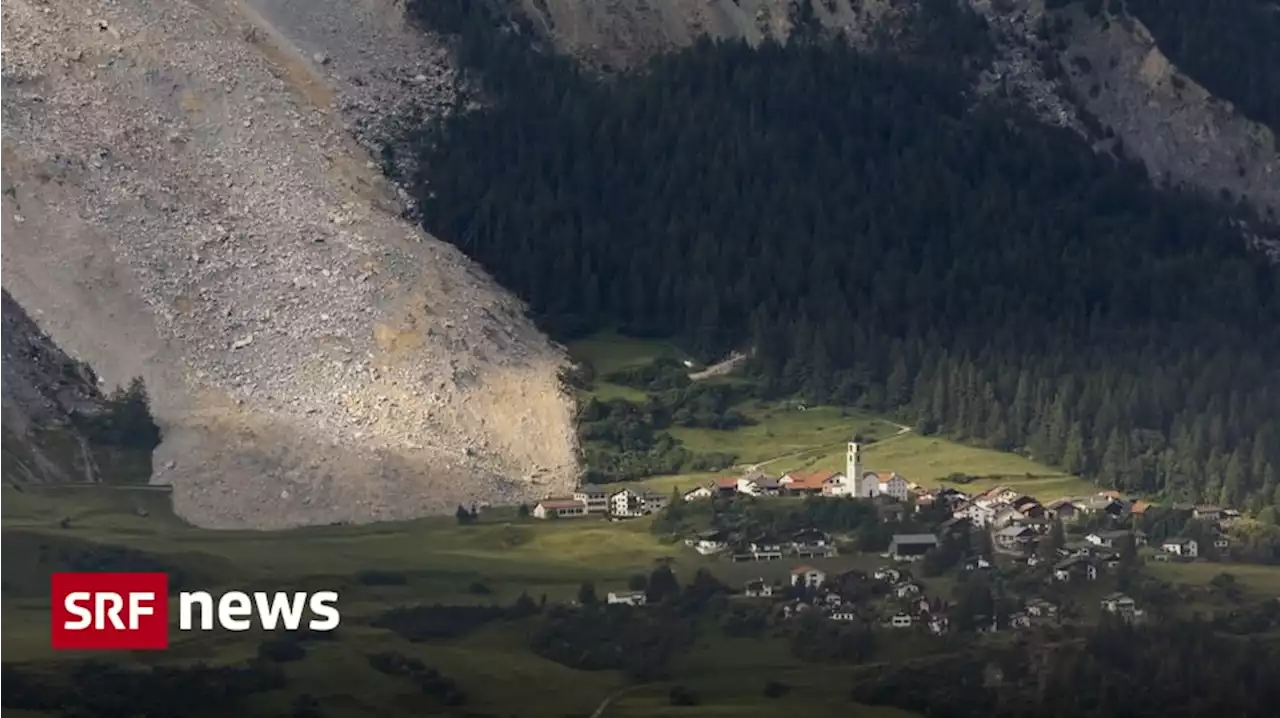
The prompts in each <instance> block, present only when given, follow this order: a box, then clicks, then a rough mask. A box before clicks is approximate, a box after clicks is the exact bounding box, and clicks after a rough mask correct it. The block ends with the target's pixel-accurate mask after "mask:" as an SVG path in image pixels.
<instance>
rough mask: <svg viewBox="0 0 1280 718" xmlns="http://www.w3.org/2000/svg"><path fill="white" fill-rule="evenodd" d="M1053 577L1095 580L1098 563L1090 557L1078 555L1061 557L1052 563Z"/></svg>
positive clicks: (1058, 579) (1068, 579)
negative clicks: (1061, 558)
mask: <svg viewBox="0 0 1280 718" xmlns="http://www.w3.org/2000/svg"><path fill="white" fill-rule="evenodd" d="M1053 578H1054V580H1056V581H1070V580H1072V579H1073V578H1083V579H1085V580H1087V581H1096V580H1097V579H1098V564H1097V562H1096V561H1094V560H1092V559H1090V558H1085V557H1080V556H1074V557H1072V558H1067V559H1063V560H1061V561H1059V562H1058V563H1056V564H1054V566H1053Z"/></svg>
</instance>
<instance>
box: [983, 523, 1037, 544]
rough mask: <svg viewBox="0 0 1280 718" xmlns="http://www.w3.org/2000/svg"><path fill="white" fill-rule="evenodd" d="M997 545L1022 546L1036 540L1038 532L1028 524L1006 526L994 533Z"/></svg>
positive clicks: (993, 537) (993, 536)
mask: <svg viewBox="0 0 1280 718" xmlns="http://www.w3.org/2000/svg"><path fill="white" fill-rule="evenodd" d="M992 539H993V540H994V541H995V543H996V545H997V546H1000V547H1002V548H1007V549H1012V548H1022V547H1025V546H1026V545H1027V544H1029V543H1031V542H1032V541H1035V539H1036V532H1035V531H1033V530H1032V529H1031V528H1030V527H1028V526H1017V525H1011V526H1005V527H1004V528H1002V529H1000V530H999V531H996V532H995V534H993V535H992Z"/></svg>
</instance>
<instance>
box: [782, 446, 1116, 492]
mask: <svg viewBox="0 0 1280 718" xmlns="http://www.w3.org/2000/svg"><path fill="white" fill-rule="evenodd" d="M863 453H864V456H865V458H864V459H863V463H864V465H865V466H866V468H867V469H868V470H871V471H896V472H898V474H900V475H902V476H903V477H905V478H906V479H907V480H908V481H914V482H916V483H919V484H922V485H925V486H945V485H952V486H955V487H956V488H958V489H960V490H962V491H965V492H969V493H972V492H976V491H985V490H986V489H989V488H993V487H995V486H1008V487H1010V488H1012V489H1016V490H1019V491H1024V492H1026V493H1028V494H1030V495H1031V496H1034V497H1036V498H1038V499H1040V500H1042V501H1049V500H1053V499H1056V498H1059V497H1063V496H1080V495H1086V496H1087V495H1089V494H1093V493H1096V492H1097V491H1098V488H1097V486H1096V485H1094V484H1092V483H1090V482H1089V481H1087V480H1086V479H1083V478H1080V477H1078V476H1072V475H1070V474H1066V473H1064V472H1062V471H1059V470H1057V469H1053V468H1050V467H1048V466H1045V465H1044V464H1038V463H1036V462H1034V461H1032V460H1030V459H1027V458H1025V457H1022V456H1018V455H1017V454H1010V453H1006V452H1003V451H993V450H991V449H982V448H978V447H974V446H967V445H965V444H960V443H957V442H954V441H948V440H946V439H942V438H939V437H934V436H920V435H918V434H904V435H902V436H896V437H892V438H889V439H887V440H885V441H882V442H878V443H875V444H872V445H871V446H868V447H867V448H866V449H865V451H864V452H863ZM844 454H845V450H844V447H842V446H841V447H834V448H831V449H830V450H828V451H825V452H823V453H821V454H820V455H817V456H811V457H809V458H807V459H806V460H804V461H803V462H801V464H800V465H799V466H794V467H793V466H788V462H785V461H784V462H779V464H778V467H779V468H787V469H791V468H813V469H832V470H843V469H844V464H845V458H844ZM954 473H961V474H968V475H969V476H975V477H979V478H977V479H975V480H974V481H971V482H969V483H966V484H963V485H960V484H951V483H949V482H947V481H945V480H944V479H945V478H946V477H947V476H950V475H951V474H954Z"/></svg>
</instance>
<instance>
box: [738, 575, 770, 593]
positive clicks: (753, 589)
mask: <svg viewBox="0 0 1280 718" xmlns="http://www.w3.org/2000/svg"><path fill="white" fill-rule="evenodd" d="M742 594H743V595H744V596H748V597H750V598H770V597H772V596H773V585H772V584H770V583H769V582H768V581H766V580H764V579H763V578H757V579H753V580H751V581H747V582H746V583H745V584H743V587H742Z"/></svg>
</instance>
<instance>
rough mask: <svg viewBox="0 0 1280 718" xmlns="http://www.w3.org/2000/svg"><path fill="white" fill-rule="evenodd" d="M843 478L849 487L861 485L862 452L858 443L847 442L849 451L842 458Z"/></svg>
mask: <svg viewBox="0 0 1280 718" xmlns="http://www.w3.org/2000/svg"><path fill="white" fill-rule="evenodd" d="M844 476H845V479H846V480H847V481H848V482H849V485H850V486H854V487H860V486H861V485H862V452H861V449H860V447H859V446H858V442H856V441H850V442H849V451H848V453H847V454H845V457H844Z"/></svg>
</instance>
